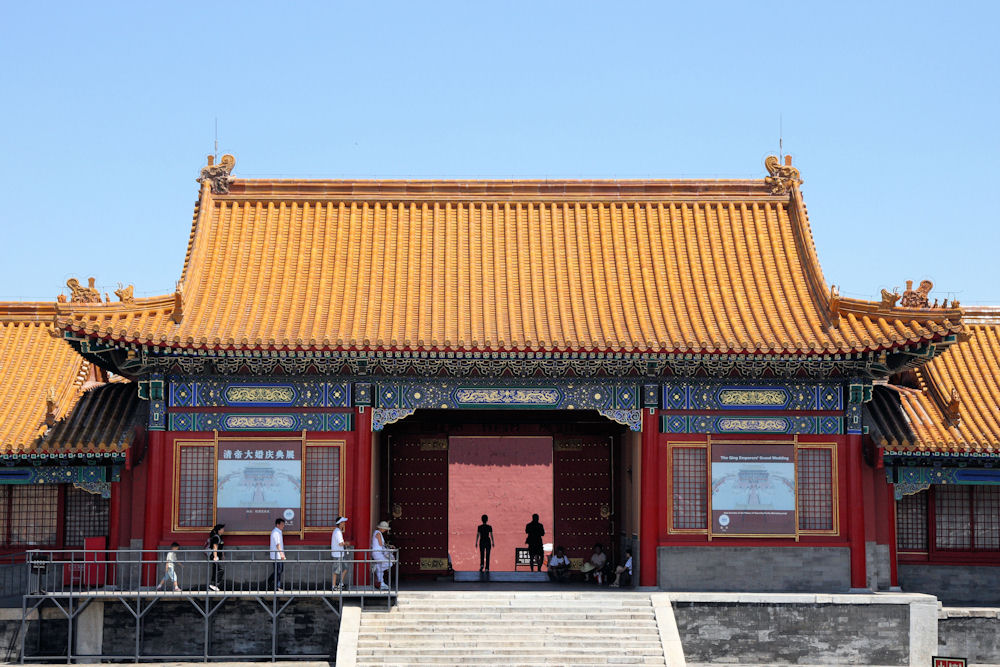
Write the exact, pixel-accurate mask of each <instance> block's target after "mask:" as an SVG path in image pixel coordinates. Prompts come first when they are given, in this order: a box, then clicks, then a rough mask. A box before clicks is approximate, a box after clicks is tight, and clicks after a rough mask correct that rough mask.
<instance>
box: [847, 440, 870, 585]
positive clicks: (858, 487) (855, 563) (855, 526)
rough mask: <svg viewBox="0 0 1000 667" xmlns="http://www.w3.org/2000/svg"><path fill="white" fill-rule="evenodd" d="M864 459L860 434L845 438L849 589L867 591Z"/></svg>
mask: <svg viewBox="0 0 1000 667" xmlns="http://www.w3.org/2000/svg"><path fill="white" fill-rule="evenodd" d="M864 465H865V462H864V457H863V456H862V455H861V434H860V433H851V434H849V435H848V436H847V506H848V540H849V541H850V544H851V588H857V589H867V588H868V573H867V571H866V567H865V504H864V497H865V496H864V485H863V483H862V479H861V476H862V474H863V472H864Z"/></svg>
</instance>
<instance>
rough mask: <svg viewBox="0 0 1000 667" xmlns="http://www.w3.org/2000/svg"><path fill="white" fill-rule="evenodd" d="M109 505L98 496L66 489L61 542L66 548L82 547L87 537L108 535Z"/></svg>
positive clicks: (71, 488) (74, 489)
mask: <svg viewBox="0 0 1000 667" xmlns="http://www.w3.org/2000/svg"><path fill="white" fill-rule="evenodd" d="M108 509H109V503H108V500H107V499H106V498H102V497H101V496H100V494H96V493H87V492H86V491H84V490H83V489H78V488H76V487H75V486H69V485H68V486H67V487H66V512H65V515H64V517H65V518H64V520H63V527H64V530H63V540H64V542H65V546H67V547H82V546H83V540H84V539H85V538H87V537H101V536H105V535H107V534H108Z"/></svg>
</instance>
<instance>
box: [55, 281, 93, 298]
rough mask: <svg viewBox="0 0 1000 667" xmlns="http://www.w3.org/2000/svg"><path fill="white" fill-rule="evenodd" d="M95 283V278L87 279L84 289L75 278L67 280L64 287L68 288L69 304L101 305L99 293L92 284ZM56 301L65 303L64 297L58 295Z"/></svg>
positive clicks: (63, 295)
mask: <svg viewBox="0 0 1000 667" xmlns="http://www.w3.org/2000/svg"><path fill="white" fill-rule="evenodd" d="M96 282H97V279H96V278H93V277H91V278H87V287H84V286H83V285H81V284H80V281H79V280H77V279H76V278H70V279H69V280H67V281H66V287H68V288H69V292H70V294H69V301H70V303H101V293H100V291H99V290H98V289H97V288H96V287H94V283H96ZM56 300H57V301H59V303H66V295H65V294H60V295H59V296H57V297H56Z"/></svg>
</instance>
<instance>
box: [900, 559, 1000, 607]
mask: <svg viewBox="0 0 1000 667" xmlns="http://www.w3.org/2000/svg"><path fill="white" fill-rule="evenodd" d="M899 586H900V588H902V589H903V590H904V591H910V592H913V593H926V594H927V595H934V596H936V597H937V598H938V599H939V600H941V602H943V603H944V604H946V605H963V604H967V605H983V606H988V607H1000V567H997V566H989V565H939V564H934V565H921V564H916V563H900V564H899Z"/></svg>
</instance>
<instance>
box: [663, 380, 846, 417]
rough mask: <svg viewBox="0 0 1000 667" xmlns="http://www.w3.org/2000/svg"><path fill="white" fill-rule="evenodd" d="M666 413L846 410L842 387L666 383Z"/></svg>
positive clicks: (831, 385) (664, 400)
mask: <svg viewBox="0 0 1000 667" xmlns="http://www.w3.org/2000/svg"><path fill="white" fill-rule="evenodd" d="M662 397H663V409H664V410H775V411H801V410H824V411H833V410H837V411H839V410H843V409H844V389H843V387H842V386H841V385H839V384H832V383H821V384H809V383H797V384H755V385H740V384H724V383H716V382H665V383H663V390H662Z"/></svg>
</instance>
